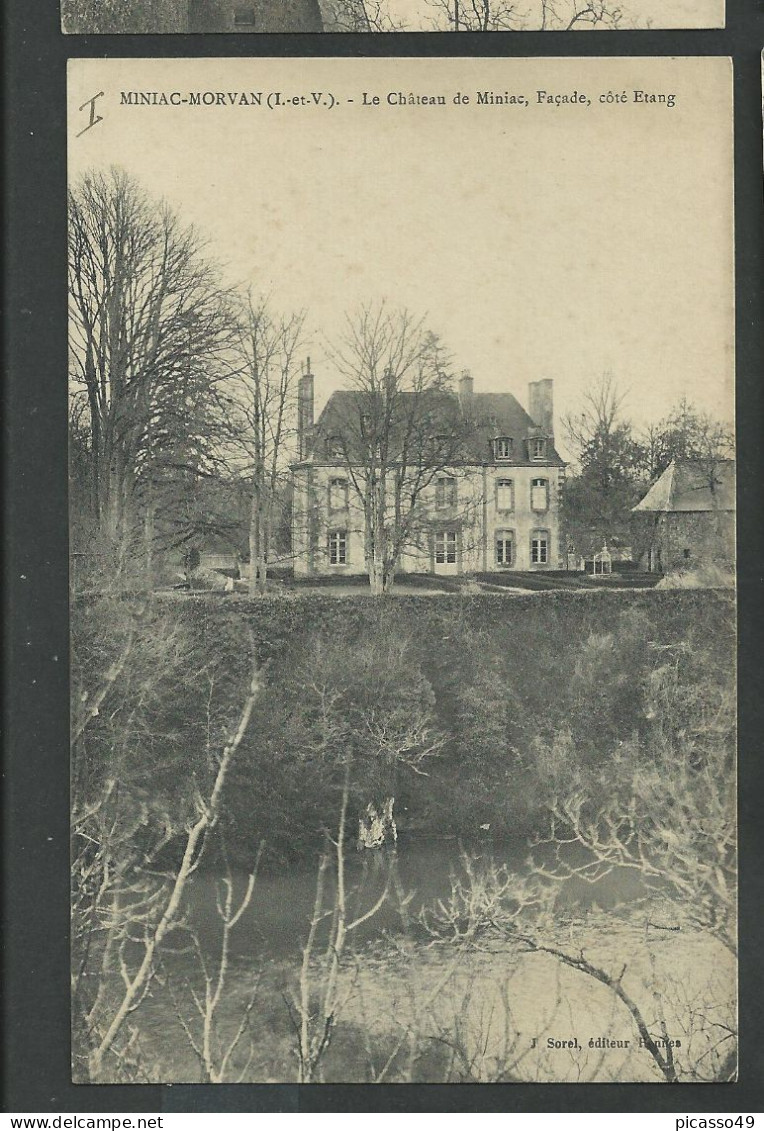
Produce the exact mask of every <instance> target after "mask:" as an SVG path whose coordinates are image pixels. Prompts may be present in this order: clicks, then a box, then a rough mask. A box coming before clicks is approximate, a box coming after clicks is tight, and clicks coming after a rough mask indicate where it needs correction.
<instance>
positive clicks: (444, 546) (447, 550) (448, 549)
mask: <svg viewBox="0 0 764 1131" xmlns="http://www.w3.org/2000/svg"><path fill="white" fill-rule="evenodd" d="M435 563H436V565H455V564H456V531H455V530H439V531H438V532H437V533H436V535H435Z"/></svg>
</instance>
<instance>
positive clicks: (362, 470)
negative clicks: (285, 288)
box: [292, 372, 565, 577]
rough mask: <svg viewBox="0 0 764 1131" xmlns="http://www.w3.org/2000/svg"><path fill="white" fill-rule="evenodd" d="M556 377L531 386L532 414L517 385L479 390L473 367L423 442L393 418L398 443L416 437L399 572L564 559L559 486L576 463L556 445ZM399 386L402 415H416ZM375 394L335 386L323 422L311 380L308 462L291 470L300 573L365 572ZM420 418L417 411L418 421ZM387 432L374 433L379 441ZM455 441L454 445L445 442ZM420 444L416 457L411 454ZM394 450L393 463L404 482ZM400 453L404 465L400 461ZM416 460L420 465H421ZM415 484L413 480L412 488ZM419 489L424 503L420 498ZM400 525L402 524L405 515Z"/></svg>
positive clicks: (306, 379) (535, 566) (304, 451)
mask: <svg viewBox="0 0 764 1131" xmlns="http://www.w3.org/2000/svg"><path fill="white" fill-rule="evenodd" d="M552 394H553V383H552V381H551V380H548V379H547V380H542V381H535V382H532V383H531V384H530V385H529V386H528V411H527V412H526V410H525V409H524V408H522V406H521V405H520V404H519V402H518V401H517V400H516V399H515V397H514V396H513V395H512V394H511V393H476V392H475V391H474V386H473V379H472V378H471V377H470V376H467V375H465V376H463V377H462V378H461V380H460V382H459V391H458V395H457V394H452V393H441V394H439V395H438V399H437V401H435V402H432V403H434V404H436V406H437V409H436V411H435V412H427V413H426V414H423V417H422V420H423V429H422V432H423V431H424V428H426V429H427V431H428V433H429V435H427V436H423V435H422V434H419V433H418V434H417V443H416V444H415V443H413V442H412V440H411V437H410V435H409V439H408V440H407V441H406V443H405V445H404V441H403V440H402V439H401V435H402V427H397V426H396V423H395V422H393V424H392V431H393V433H395V432H396V430H397V433H398V439H397V440H396V439H393V449H394V448H395V444H396V443H398V445H399V447H401V448H403V447H404V446H405V448H406V451H407V455H406V457H405V458H406V459H407V460H408V466H409V469H410V470H409V471H408V472H407V474H408V480H407V483H406V484H404V485H403V489H402V490H401V489H400V487H399V493H398V496H397V500H396V498H393V497H392V496H393V494H394V492H393V491H392V489H391V491H390V496H391V497H389V498H388V499H387V500H386V504H385V505H386V506H387V507H388V508H389V509H390V511H392V510H393V509H394V508H395V507H396V506H398V507H400V505H401V499H403V500H404V502H405V504H406V505H407V506H408V507H409V511H408V515H409V516H410V521H409V522H407V523H406V524H405V525H406V529H405V536H404V538H403V539H402V541H401V550H400V556H399V559H398V567H397V570H398V572H400V573H435V574H462V573H492V572H494V573H499V572H504V571H507V570H550V569H552V570H556V569H563V568H564V567H565V559H564V547H563V545H562V535H561V524H560V493H561V487H562V484H563V481H564V475H565V464H564V463H563V461H562V459H561V458H560V456H559V455H558V453H557V451H556V450H555V446H554V419H553V417H554V412H553V400H552ZM413 395H414V394H410V393H409V394H407V393H403V394H400V393H399V394H398V398H399V400H398V401H397V402H396V403H397V404H398V405H399V407H398V408H397V410H396V411H397V412H398V413H399V414H400V415H405V413H406V412H408V411H409V410H408V408H407V402H406V399H405V398H406V397H412V396H413ZM365 398H366V394H364V393H363V392H359V391H353V390H349V391H346V390H341V391H337V392H335V393H333V394H332V395H331V397H330V398H329V400H328V402H327V404H326V406H325V407H324V409H323V411H322V412H321V414H320V416H319V417H318V419H317V420H314V378H313V375H312V374H311V373H310V372H308V373H306V374H305V375H304V376H303V377H302V378H301V381H300V389H299V411H298V429H299V444H300V459H299V461H298V462H297V463H295V464H294V465H293V467H292V486H293V529H292V548H293V553H294V564H295V574H296V575H297V576H303V577H304V576H326V575H336V574H339V575H342V574H354V573H363V572H365V566H366V554H367V546H368V523H369V521H370V520H369V518H368V516H369V514H370V506H369V499H368V484H369V477H370V475H374V474H376V470H375V467H374V463H373V461H372V463H371V464H370V463H369V462H368V458H367V457H368V445H367V448H366V452H365V453H364V450H363V437H364V435H367V436H368V435H370V430H369V426H368V425H367V424H366V420H367V415H366V414H367V411H368V408H369V406H368V404H367V403H366V399H365ZM409 425H410V420H409ZM376 442H378V441H375V443H376ZM444 444H445V447H444ZM412 449H414V450H415V457H414V458H412ZM403 458H404V457H402V456H401V457H398V456H396V455H395V454H394V455H393V457H392V460H391V464H390V465H389V468H388V475H389V476H390V478H391V480H394V479H395V478H396V475H398V479H399V482H400V473H399V468H400V462H401V460H402V459H403ZM396 460H397V461H398V462H397V465H396ZM414 464H415V466H414ZM411 485H413V486H411ZM414 495H415V496H416V498H415V502H412V499H413V498H414ZM390 524H391V525H392V526H394V528H395V529H399V528H400V523H398V524H397V525H396V520H395V516H393V515H391V517H390Z"/></svg>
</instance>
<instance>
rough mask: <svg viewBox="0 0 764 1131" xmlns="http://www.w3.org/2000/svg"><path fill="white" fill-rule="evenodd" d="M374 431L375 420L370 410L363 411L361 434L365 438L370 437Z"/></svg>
mask: <svg viewBox="0 0 764 1131" xmlns="http://www.w3.org/2000/svg"><path fill="white" fill-rule="evenodd" d="M373 431H374V421H373V420H372V418H371V413H370V412H362V413H361V435H362V436H363V437H364V439H368V437H369V436H371V434H372V432H373Z"/></svg>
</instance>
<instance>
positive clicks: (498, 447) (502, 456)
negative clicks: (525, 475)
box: [493, 436, 512, 460]
mask: <svg viewBox="0 0 764 1131" xmlns="http://www.w3.org/2000/svg"><path fill="white" fill-rule="evenodd" d="M493 456H494V459H496V460H509V459H512V440H511V438H510V437H509V436H497V437H496V439H495V440H494V442H493Z"/></svg>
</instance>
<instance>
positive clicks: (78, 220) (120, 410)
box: [69, 169, 232, 557]
mask: <svg viewBox="0 0 764 1131" xmlns="http://www.w3.org/2000/svg"><path fill="white" fill-rule="evenodd" d="M69 294H70V307H69V356H70V373H71V385H72V394H73V396H74V397H80V396H82V397H83V398H84V399H86V401H87V406H88V432H89V435H88V443H87V445H86V448H85V451H86V453H87V458H88V465H89V486H90V505H91V512H92V515H93V519H94V524H95V527H96V529H97V530H98V531H99V533H100V534H101V536H102V537H103V539H104V541H105V543H106V544H107V545H108V546H109V547H111V548H117V552H118V554H121V555H122V556H123V557H124V553H125V549H126V545H127V542H128V541H129V539H130V538H131V537H132V536H133V535H134V528H135V525H136V523H140V524H145V526H142V528H143V529H144V533H145V536H146V539H147V541H148V543H149V544H150V542H151V540H152V537H153V521H154V515H155V511H156V505H157V499H158V495H159V490H160V487H161V485H162V484H164V483H167V482H168V481H169V480H171V479H173V478H174V479H175V481H176V483H177V481H178V477H179V476H180V478H181V479H185V480H186V481H188V480H194V478H195V477H196V476H198V475H200V474H203V473H204V471H205V461H206V460H209V459H211V458H212V457H211V452H210V446H209V442H208V441H209V439H210V433H211V431H212V419H213V417H214V415H215V398H214V395H213V394H214V381H213V373H214V370H215V367H216V365H217V363H218V362H219V361H220V359H221V357H222V356H223V354H224V351H225V349H226V348H227V347H228V345H229V344H230V341H231V333H232V323H231V319H230V311H229V305H230V304H229V295H228V293H227V292H226V291H225V289H224V288H223V287H222V286H221V284H220V281H219V278H218V273H217V270H216V268H215V267H214V265H213V264H211V263H210V262H209V261H207V260H206V259H205V258H204V255H203V245H202V242H201V240H200V238H199V236H198V235H197V233H196V232H195V231H194V229H193V228H187V227H183V225H182V224H181V222H180V220H179V219H178V217H177V216H176V215H175V214H174V213H173V212H172V210H171V209H170V208H169V207H168V206H167V205H166V204H164V203H156V202H153V201H151V200H150V199H149V198H148V197H147V196H146V195H145V194H144V193H143V191H142V190H141V189H140V187H139V186H138V185H137V183H136V182H135V181H133V180H132V179H131V178H130V177H129V176H128V175H127V174H125V173H124V172H121V171H120V170H118V169H112V170H111V171H110V172H109V173H91V174H87V175H85V176H84V177H83V178H82V180H81V181H80V182H79V184H78V185H77V186H76V187H75V188H74V189H73V190H72V192H71V193H70V197H69Z"/></svg>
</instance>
